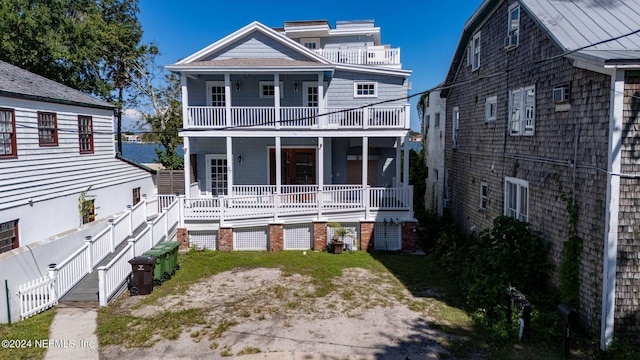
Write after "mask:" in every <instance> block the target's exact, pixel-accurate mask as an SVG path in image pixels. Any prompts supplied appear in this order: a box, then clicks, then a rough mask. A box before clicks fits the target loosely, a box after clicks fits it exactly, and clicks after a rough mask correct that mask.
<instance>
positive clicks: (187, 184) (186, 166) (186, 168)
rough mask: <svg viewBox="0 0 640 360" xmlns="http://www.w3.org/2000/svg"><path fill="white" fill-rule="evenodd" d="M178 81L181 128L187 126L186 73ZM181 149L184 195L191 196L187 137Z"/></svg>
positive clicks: (187, 93)
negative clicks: (182, 153) (180, 95)
mask: <svg viewBox="0 0 640 360" xmlns="http://www.w3.org/2000/svg"><path fill="white" fill-rule="evenodd" d="M180 83H181V87H182V128H183V129H186V128H188V126H187V124H188V119H189V90H188V89H187V75H186V74H182V75H181V76H180ZM182 141H183V144H182V149H183V152H184V155H183V160H182V161H183V163H184V195H185V197H186V198H189V197H191V194H189V192H190V190H191V171H190V170H191V152H190V151H191V146H190V144H189V137H188V136H185V137H184V138H183V139H182Z"/></svg>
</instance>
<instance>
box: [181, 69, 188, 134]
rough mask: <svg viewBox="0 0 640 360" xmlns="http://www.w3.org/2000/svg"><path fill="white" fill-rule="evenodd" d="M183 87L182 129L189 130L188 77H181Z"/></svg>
mask: <svg viewBox="0 0 640 360" xmlns="http://www.w3.org/2000/svg"><path fill="white" fill-rule="evenodd" d="M180 85H181V86H182V128H183V129H186V128H188V127H189V126H188V124H189V90H188V89H187V75H185V74H182V76H180Z"/></svg>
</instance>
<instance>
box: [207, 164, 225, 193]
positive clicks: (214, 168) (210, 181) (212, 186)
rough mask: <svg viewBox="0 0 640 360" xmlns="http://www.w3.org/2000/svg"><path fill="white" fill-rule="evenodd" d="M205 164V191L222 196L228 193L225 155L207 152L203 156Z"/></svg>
mask: <svg viewBox="0 0 640 360" xmlns="http://www.w3.org/2000/svg"><path fill="white" fill-rule="evenodd" d="M205 161H206V165H207V193H208V194H211V195H213V196H222V195H227V194H228V193H229V187H228V185H229V182H228V179H227V156H226V155H224V154H208V155H206V156H205Z"/></svg>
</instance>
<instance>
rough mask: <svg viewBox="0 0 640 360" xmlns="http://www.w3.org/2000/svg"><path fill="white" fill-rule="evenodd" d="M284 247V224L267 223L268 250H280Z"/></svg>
mask: <svg viewBox="0 0 640 360" xmlns="http://www.w3.org/2000/svg"><path fill="white" fill-rule="evenodd" d="M282 249H284V225H282V224H269V250H270V251H282Z"/></svg>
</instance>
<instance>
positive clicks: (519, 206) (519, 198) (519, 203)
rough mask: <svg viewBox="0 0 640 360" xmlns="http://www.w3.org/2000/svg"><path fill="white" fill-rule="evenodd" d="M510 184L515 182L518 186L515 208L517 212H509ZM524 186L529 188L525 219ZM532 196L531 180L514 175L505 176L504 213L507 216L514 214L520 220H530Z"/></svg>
mask: <svg viewBox="0 0 640 360" xmlns="http://www.w3.org/2000/svg"><path fill="white" fill-rule="evenodd" d="M509 184H514V185H516V186H517V190H516V193H515V195H516V205H515V206H516V208H515V212H516V213H515V214H509V199H508V196H507V193H508V189H509ZM522 188H526V189H527V199H526V201H527V204H526V209H525V210H526V214H524V215H525V218H524V219H523V217H522V215H523V213H522V212H521V210H522V196H521V194H522V191H521V189H522ZM530 198H531V196H530V191H529V182H528V181H526V180H522V179H518V178H513V177H505V178H504V213H503V214H504V215H505V216H513V215H515V216H513V217H514V218H516V219H518V220H520V221H526V222H529V219H530V215H529V199H530Z"/></svg>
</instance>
